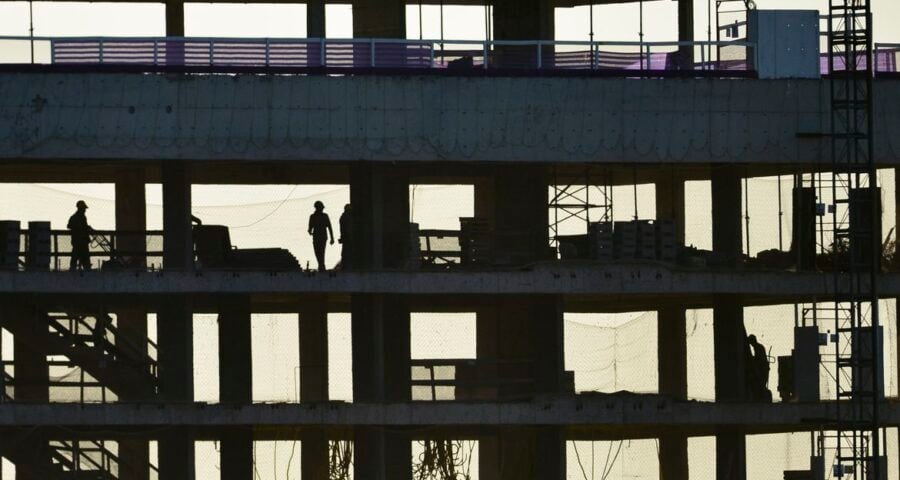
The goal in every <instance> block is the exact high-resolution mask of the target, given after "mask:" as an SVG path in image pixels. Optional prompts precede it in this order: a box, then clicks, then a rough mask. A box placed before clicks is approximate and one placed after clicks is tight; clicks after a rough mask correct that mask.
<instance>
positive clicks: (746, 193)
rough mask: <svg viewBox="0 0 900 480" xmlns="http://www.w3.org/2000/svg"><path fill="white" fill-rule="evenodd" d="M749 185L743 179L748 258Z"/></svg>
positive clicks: (748, 253)
mask: <svg viewBox="0 0 900 480" xmlns="http://www.w3.org/2000/svg"><path fill="white" fill-rule="evenodd" d="M749 187H750V184H749V179H748V178H747V177H744V230H745V234H744V235H745V237H747V256H748V257H749V256H750V193H749V190H750V188H749Z"/></svg>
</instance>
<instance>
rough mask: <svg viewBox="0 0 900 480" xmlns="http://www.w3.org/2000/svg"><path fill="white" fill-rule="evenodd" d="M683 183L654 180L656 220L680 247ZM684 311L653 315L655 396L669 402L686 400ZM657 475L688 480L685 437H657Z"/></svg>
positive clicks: (671, 174)
mask: <svg viewBox="0 0 900 480" xmlns="http://www.w3.org/2000/svg"><path fill="white" fill-rule="evenodd" d="M684 210H685V207H684V180H683V178H682V177H681V176H680V175H679V174H678V172H676V171H674V169H673V170H672V171H668V172H665V173H664V174H661V176H660V178H658V179H657V181H656V218H657V219H659V220H671V221H672V222H673V223H674V226H675V241H676V244H677V245H679V246H681V245H684ZM685 314H686V309H685V308H684V307H683V306H681V305H673V306H670V307H665V308H662V309H660V310H659V311H657V313H656V325H657V329H656V338H657V368H658V373H659V394H660V395H665V396H667V397H669V398H671V399H673V400H676V401H678V400H687V332H686V329H685V327H686V325H685ZM659 474H660V479H661V480H687V479H688V450H687V435H685V434H684V432H680V431H677V430H672V431H670V432H666V433H664V434H662V435H660V437H659Z"/></svg>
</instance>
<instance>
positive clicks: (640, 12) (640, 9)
mask: <svg viewBox="0 0 900 480" xmlns="http://www.w3.org/2000/svg"><path fill="white" fill-rule="evenodd" d="M638 44H639V45H640V47H639V48H640V49H641V51H640V56H641V70H643V69H644V0H640V1H639V2H638ZM647 61H648V62H649V59H647Z"/></svg>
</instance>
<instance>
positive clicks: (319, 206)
mask: <svg viewBox="0 0 900 480" xmlns="http://www.w3.org/2000/svg"><path fill="white" fill-rule="evenodd" d="M313 207H316V208H325V204H324V203H322V202H320V201H319V200H316V203H314V204H313Z"/></svg>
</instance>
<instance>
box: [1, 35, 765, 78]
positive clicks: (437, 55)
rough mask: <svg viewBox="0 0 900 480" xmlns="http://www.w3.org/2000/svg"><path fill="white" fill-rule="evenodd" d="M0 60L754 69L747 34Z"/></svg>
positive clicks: (146, 49) (133, 45)
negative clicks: (723, 38)
mask: <svg viewBox="0 0 900 480" xmlns="http://www.w3.org/2000/svg"><path fill="white" fill-rule="evenodd" d="M3 42H6V43H12V44H13V45H11V46H10V45H7V46H8V48H6V49H2V50H0V51H3V52H4V54H3V55H4V56H5V57H6V58H0V62H2V63H20V64H21V63H36V64H51V65H66V66H79V65H80V66H85V65H108V66H124V67H153V68H165V67H193V68H206V67H209V68H215V69H225V70H227V69H235V68H241V67H243V68H264V69H287V70H290V69H298V70H299V69H338V70H339V69H356V70H364V69H391V70H396V69H411V70H453V71H464V70H574V71H607V72H616V71H619V72H624V73H628V74H630V73H639V72H651V73H665V72H679V71H687V72H719V73H720V74H723V75H728V73H729V72H732V73H736V72H744V73H746V72H752V71H753V70H754V68H755V67H754V66H755V65H756V59H755V49H754V46H753V44H751V43H749V42H746V41H721V42H716V41H694V42H578V41H542V40H522V41H504V40H488V41H483V40H444V41H441V40H403V39H325V38H297V39H291V38H200V37H196V38H194V37H0V44H2V43H3Z"/></svg>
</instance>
